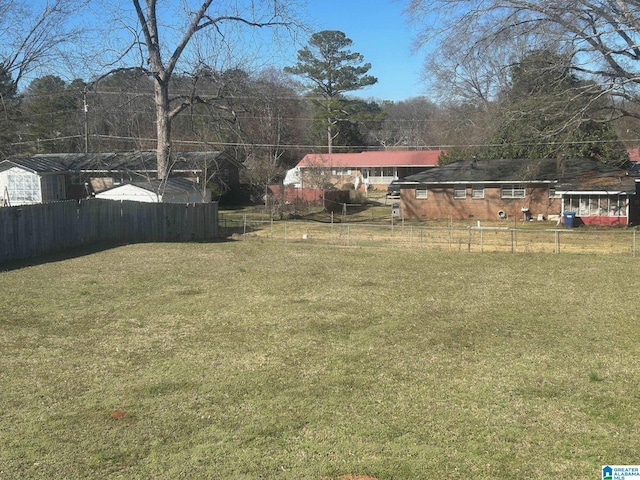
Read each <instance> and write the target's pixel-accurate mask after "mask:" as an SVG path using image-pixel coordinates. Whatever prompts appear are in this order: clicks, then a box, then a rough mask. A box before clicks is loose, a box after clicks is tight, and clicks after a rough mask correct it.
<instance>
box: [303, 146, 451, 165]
mask: <svg viewBox="0 0 640 480" xmlns="http://www.w3.org/2000/svg"><path fill="white" fill-rule="evenodd" d="M440 152H441V150H382V151H376V152H361V153H331V154H329V153H310V154H307V155H305V156H304V158H303V159H302V160H301V161H300V162H299V163H298V165H297V166H298V167H316V166H322V167H327V168H330V167H339V168H344V167H351V168H359V167H423V166H426V167H435V166H437V165H438V156H439V155H440Z"/></svg>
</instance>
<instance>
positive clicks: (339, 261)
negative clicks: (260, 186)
mask: <svg viewBox="0 0 640 480" xmlns="http://www.w3.org/2000/svg"><path fill="white" fill-rule="evenodd" d="M639 264H640V260H636V259H635V258H631V257H622V256H612V255H610V256H606V255H601V256H595V255H593V256H591V255H579V254H572V255H563V254H560V255H551V254H534V255H527V254H516V255H514V254H487V253H485V254H474V253H471V254H468V253H464V254H461V253H448V252H438V251H430V250H420V249H399V250H395V249H393V248H390V247H378V248H353V247H330V246H323V245H311V244H283V243H274V242H262V241H259V240H257V241H251V242H226V243H212V244H189V245H184V244H182V245H179V244H154V245H132V246H126V247H121V248H115V249H111V250H107V251H104V252H99V253H93V254H88V255H85V256H78V257H76V258H71V259H67V260H64V261H57V262H50V263H44V264H40V265H35V266H28V267H24V268H20V269H14V270H8V271H2V272H0V292H1V293H0V309H1V311H2V314H1V315H0V359H1V365H2V368H1V369H0V445H1V448H0V478H1V479H14V478H15V479H24V478H33V479H38V478H42V479H51V478H69V479H74V478H96V479H98V478H99V479H104V478H126V479H131V478H140V479H147V478H167V479H174V478H207V479H259V478H265V479H266V478H268V479H271V478H282V479H316V480H320V479H323V480H328V479H332V480H333V479H339V478H347V477H346V476H347V475H354V476H355V475H368V476H371V477H374V478H377V479H380V480H382V479H423V478H424V479H439V478H461V479H462V478H465V479H466V478H501V479H524V478H528V479H549V478H566V479H581V478H585V479H586V478H600V468H601V465H603V464H618V465H619V464H638V463H639V462H640V457H639V456H638V450H637V446H638V445H640V420H639V419H640V388H639V383H640V362H639V361H638V356H639V354H640V345H639V343H638V339H639V338H640V325H639V322H638V320H639V318H638V317H639V314H638V308H637V286H638V284H639V283H640V282H639V280H640V273H639V272H640V269H639V268H638V267H639V266H640V265H639Z"/></svg>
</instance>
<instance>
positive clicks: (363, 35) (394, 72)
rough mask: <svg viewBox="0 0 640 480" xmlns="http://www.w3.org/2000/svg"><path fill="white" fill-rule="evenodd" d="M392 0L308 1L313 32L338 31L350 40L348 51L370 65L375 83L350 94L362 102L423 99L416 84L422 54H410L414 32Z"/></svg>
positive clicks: (399, 5)
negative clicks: (375, 79)
mask: <svg viewBox="0 0 640 480" xmlns="http://www.w3.org/2000/svg"><path fill="white" fill-rule="evenodd" d="M402 8H403V2H400V1H394V0H322V1H318V0H310V1H309V5H308V11H309V15H310V16H311V18H312V20H313V21H315V24H316V27H317V31H320V30H340V31H342V32H344V33H345V35H346V36H347V37H349V38H350V39H351V40H353V45H352V46H351V50H352V51H354V52H359V53H361V54H362V55H364V59H365V61H366V62H369V63H371V70H370V72H369V73H370V74H371V75H374V76H375V77H377V78H378V83H377V84H376V85H373V86H371V87H367V88H365V89H362V90H359V91H358V92H354V95H356V96H358V97H362V98H374V99H376V100H393V101H398V100H405V99H407V98H411V97H416V96H419V95H426V94H427V92H426V90H425V89H426V86H425V85H424V83H422V82H421V81H420V73H421V70H422V64H423V55H422V54H412V52H411V43H412V41H413V40H414V36H415V35H414V32H413V30H412V29H411V28H410V27H409V25H408V23H407V22H406V19H405V18H404V16H403V14H402Z"/></svg>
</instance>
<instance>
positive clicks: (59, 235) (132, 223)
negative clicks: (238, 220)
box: [0, 199, 218, 262]
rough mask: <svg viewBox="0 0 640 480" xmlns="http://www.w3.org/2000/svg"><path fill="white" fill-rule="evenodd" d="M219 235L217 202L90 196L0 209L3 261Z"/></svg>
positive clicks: (1, 253)
mask: <svg viewBox="0 0 640 480" xmlns="http://www.w3.org/2000/svg"><path fill="white" fill-rule="evenodd" d="M217 235H218V204H217V203H196V204H189V205H179V204H169V203H142V202H126V201H123V202H117V201H112V200H100V199H89V200H81V201H79V202H78V201H75V200H71V201H66V202H56V203H46V204H42V205H25V206H19V207H7V208H0V262H5V261H8V260H18V259H22V258H29V257H34V256H38V255H44V254H47V253H52V252H58V251H63V250H67V249H70V248H75V247H81V246H87V245H93V244H101V243H105V244H116V245H117V244H126V243H137V242H184V241H197V240H209V239H213V238H215V237H217Z"/></svg>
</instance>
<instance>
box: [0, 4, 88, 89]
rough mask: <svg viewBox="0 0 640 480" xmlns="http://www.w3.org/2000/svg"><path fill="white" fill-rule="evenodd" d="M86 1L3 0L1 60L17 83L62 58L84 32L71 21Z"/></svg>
mask: <svg viewBox="0 0 640 480" xmlns="http://www.w3.org/2000/svg"><path fill="white" fill-rule="evenodd" d="M84 4H86V2H84V1H77V0H49V1H47V2H33V1H28V0H0V63H2V64H3V67H4V70H5V71H6V72H8V73H9V74H10V75H11V77H12V78H13V80H14V81H15V83H16V84H18V83H19V82H20V81H21V80H22V79H23V78H24V77H25V76H27V75H29V74H30V73H32V72H34V71H35V70H37V69H39V68H45V67H46V66H47V64H50V63H52V62H54V61H55V60H58V59H59V58H60V54H61V51H62V50H64V47H65V46H67V45H70V44H71V43H72V42H73V41H74V40H76V39H77V36H78V35H79V34H80V32H81V28H79V27H77V26H75V27H74V26H72V24H71V23H68V20H69V19H70V18H71V17H73V16H74V15H75V14H76V13H77V12H78V11H79V10H82V8H83V5H84Z"/></svg>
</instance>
